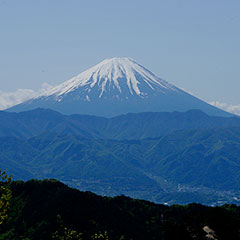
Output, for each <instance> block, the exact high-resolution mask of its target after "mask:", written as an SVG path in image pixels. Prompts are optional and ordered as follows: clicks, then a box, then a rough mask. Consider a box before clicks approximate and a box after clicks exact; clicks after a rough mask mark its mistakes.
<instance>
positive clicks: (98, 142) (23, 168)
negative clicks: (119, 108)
mask: <svg viewBox="0 0 240 240" xmlns="http://www.w3.org/2000/svg"><path fill="white" fill-rule="evenodd" d="M0 119H1V126H0V146H1V151H0V164H1V167H2V168H4V169H6V170H7V171H8V172H9V173H11V174H13V176H14V179H24V180H28V179H32V178H40V179H42V178H56V179H59V180H61V181H64V182H65V183H67V184H69V185H70V186H73V187H75V188H79V189H81V190H91V191H93V192H96V193H99V194H103V195H119V194H126V195H129V196H132V197H138V198H143V199H148V200H152V201H155V202H160V203H163V202H167V203H189V202H193V201H196V202H201V203H204V204H219V203H223V202H233V203H238V202H239V200H238V199H240V198H239V196H240V189H239V185H238V179H239V178H240V162H239V155H240V118H238V117H230V118H225V117H214V116H208V115H206V114H205V113H203V112H201V111H199V110H191V111H188V112H185V113H181V112H172V113H167V112H165V113H164V112H162V113H138V114H134V113H132V114H126V115H121V116H118V117H113V118H104V117H96V116H88V115H76V114H75V115H69V116H68V115H62V114H60V113H58V112H55V111H53V110H46V109H36V110H32V111H27V112H21V113H9V112H0Z"/></svg>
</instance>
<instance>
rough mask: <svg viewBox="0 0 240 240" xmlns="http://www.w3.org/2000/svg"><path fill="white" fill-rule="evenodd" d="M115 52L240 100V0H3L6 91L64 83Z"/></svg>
mask: <svg viewBox="0 0 240 240" xmlns="http://www.w3.org/2000/svg"><path fill="white" fill-rule="evenodd" d="M114 56H119V57H121V56H123V57H125V56H126V57H132V58H134V59H135V60H136V61H137V62H139V63H140V64H142V65H144V66H145V67H147V68H148V69H149V70H151V71H152V72H154V73H155V74H156V75H158V76H159V77H162V78H163V79H165V80H166V81H168V82H170V83H172V84H174V85H176V86H177V87H181V88H184V89H186V90H187V91H189V92H191V93H193V94H194V95H195V96H197V97H200V98H201V99H203V100H206V101H220V102H222V103H228V104H233V105H239V104H240V94H239V89H240V66H239V65H240V1H239V0H229V1H226V0H144V1H143V0H121V1H117V0H87V1H86V0H41V1H38V0H0V82H1V84H0V95H1V94H7V93H8V92H15V91H17V90H19V89H20V88H24V89H33V90H34V91H37V90H38V89H40V88H41V86H42V84H43V83H48V84H50V85H57V84H59V83H62V82H63V81H66V80H68V79H69V78H71V77H73V76H75V75H76V74H79V73H80V72H82V71H83V70H86V69H87V68H89V67H91V66H93V65H95V64H97V63H98V62H100V61H102V60H103V59H105V58H111V57H114ZM0 97H1V96H0Z"/></svg>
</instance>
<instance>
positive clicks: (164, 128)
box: [0, 108, 240, 140]
mask: <svg viewBox="0 0 240 240" xmlns="http://www.w3.org/2000/svg"><path fill="white" fill-rule="evenodd" d="M0 122H1V124H0V136H8V137H9V136H13V137H17V138H25V139H27V138H29V137H33V136H37V135H39V134H42V133H44V132H47V131H51V132H56V133H59V134H66V133H72V134H75V135H79V136H82V137H84V138H95V139H117V140H123V139H143V138H156V137H160V136H162V135H166V134H168V133H171V132H173V131H176V130H184V129H211V128H222V127H240V118H239V117H236V116H234V117H228V118H225V117H213V116H208V115H207V114H205V113H203V112H201V111H199V110H190V111H187V112H148V113H138V114H134V113H129V114H126V115H120V116H117V117H113V118H103V117H96V116H89V115H77V114H75V115H63V114H60V113H58V112H55V111H52V110H50V109H41V108H39V109H35V110H32V111H26V112H20V113H9V112H4V111H0Z"/></svg>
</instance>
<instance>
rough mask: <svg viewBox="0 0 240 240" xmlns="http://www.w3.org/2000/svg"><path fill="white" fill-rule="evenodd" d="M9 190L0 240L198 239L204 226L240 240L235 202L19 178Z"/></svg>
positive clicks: (239, 209) (239, 213)
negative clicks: (104, 193)
mask: <svg viewBox="0 0 240 240" xmlns="http://www.w3.org/2000/svg"><path fill="white" fill-rule="evenodd" d="M11 189H12V192H13V199H12V200H11V209H10V212H9V218H8V220H7V222H6V223H5V224H3V225H1V226H0V239H5V240H21V239H25V240H26V239H31V240H48V239H49V240H50V239H52V237H54V236H55V239H81V238H82V239H110V240H111V239H112V240H115V239H116V240H119V239H128V240H130V239H133V240H146V239H151V240H154V239H156V240H161V239H164V240H175V239H184V240H188V239H199V240H200V239H204V236H205V235H206V233H205V232H204V231H203V227H205V226H208V227H209V228H211V229H213V230H214V231H215V233H216V235H217V236H218V237H219V239H222V240H229V239H231V240H235V239H240V236H239V226H240V207H237V206H236V205H224V206H221V207H215V208H213V207H206V206H203V205H200V204H189V205H186V206H180V205H173V206H171V207H169V206H164V205H157V204H154V203H151V202H147V201H142V200H136V199H131V198H129V197H125V196H119V197H114V198H110V197H100V196H97V195H95V194H93V193H90V192H80V191H78V190H75V189H71V188H68V187H67V186H66V185H64V184H62V183H60V182H58V181H56V180H43V181H36V180H31V181H28V182H26V183H24V182H20V181H18V182H13V183H12V185H11ZM58 216H61V217H58ZM59 218H60V226H59ZM57 219H58V220H57ZM66 236H68V237H69V238H67V237H66ZM94 236H95V238H94ZM104 236H105V237H104ZM60 237H62V238H60ZM53 239H54V238H53Z"/></svg>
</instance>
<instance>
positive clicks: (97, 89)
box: [8, 58, 230, 117]
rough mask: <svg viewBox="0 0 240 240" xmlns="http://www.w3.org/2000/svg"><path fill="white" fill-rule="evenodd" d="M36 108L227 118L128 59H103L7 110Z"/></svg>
mask: <svg viewBox="0 0 240 240" xmlns="http://www.w3.org/2000/svg"><path fill="white" fill-rule="evenodd" d="M38 107H41V108H51V109H54V110H57V111H60V112H62V113H67V114H75V113H80V114H90V115H97V116H106V117H112V116H117V115H120V114H126V113H139V112H162V111H168V112H170V111H187V110H190V109H200V110H202V111H204V112H206V113H208V114H210V115H217V116H230V114H229V113H226V112H224V111H222V110H220V109H218V108H216V107H213V106H211V105H209V104H207V103H205V102H203V101H201V100H200V99H198V98H196V97H194V96H192V95H190V94H188V93H186V92H185V91H183V90H181V89H179V88H177V87H175V86H173V85H172V84H169V83H168V82H166V81H164V80H162V79H161V78H159V77H157V76H156V75H154V74H153V73H152V72H150V71H149V70H147V69H146V68H144V67H143V66H141V65H140V64H138V63H136V62H135V61H134V60H133V59H130V58H112V59H106V60H104V61H102V62H101V63H99V64H97V65H96V66H94V67H92V68H90V69H88V70H86V71H84V72H83V73H81V74H79V75H78V76H76V77H74V78H72V79H70V80H68V81H66V82H64V83H62V84H60V85H58V86H56V87H55V88H53V89H51V90H49V91H48V92H46V93H44V94H43V95H40V96H38V97H36V98H33V99H30V100H28V101H26V102H24V103H22V104H19V105H17V106H14V107H12V108H10V109H8V110H9V111H18V112H19V111H25V110H31V109H34V108H38Z"/></svg>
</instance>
